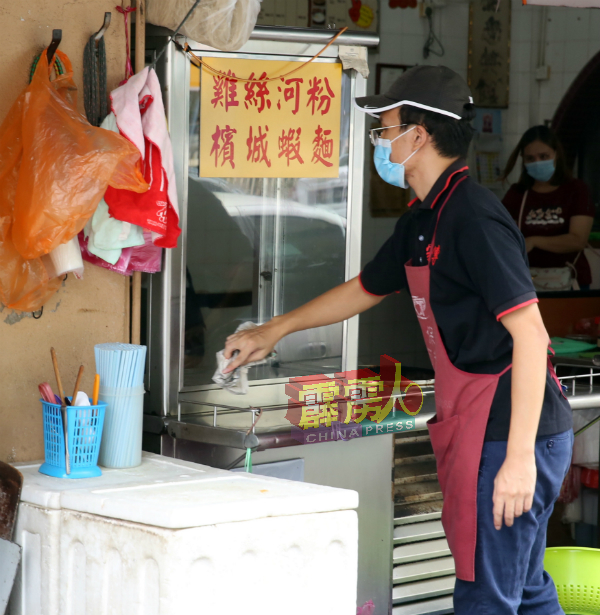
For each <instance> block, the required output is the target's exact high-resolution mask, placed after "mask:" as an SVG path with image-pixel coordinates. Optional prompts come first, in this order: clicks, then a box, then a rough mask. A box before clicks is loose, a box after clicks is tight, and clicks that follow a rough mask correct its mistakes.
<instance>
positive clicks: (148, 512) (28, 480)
mask: <svg viewBox="0 0 600 615" xmlns="http://www.w3.org/2000/svg"><path fill="white" fill-rule="evenodd" d="M39 465H40V464H39V463H37V464H16V466H17V467H18V469H19V470H20V471H21V473H22V474H23V478H24V482H23V490H22V492H21V501H22V502H27V503H29V504H34V505H36V506H41V507H43V508H51V509H59V508H63V509H68V510H73V511H78V512H86V513H90V514H94V515H101V516H104V517H111V518H115V519H122V520H124V521H133V522H135V523H144V524H146V525H154V526H157V527H166V528H184V527H198V526H201V525H211V524H214V523H229V522H233V521H246V520H248V519H258V518H261V517H276V516H281V515H298V514H304V513H315V512H326V511H331V510H345V509H352V508H356V507H357V506H358V494H357V493H356V492H355V491H350V490H348V489H336V488H333V487H324V486H321V485H314V484H310V483H298V482H294V481H286V480H280V479H276V478H271V477H268V476H255V475H253V474H236V473H233V472H227V471H226V470H219V469H216V468H211V467H209V466H203V465H200V464H196V463H191V462H187V461H181V460H179V459H172V458H169V457H162V456H160V455H153V454H152V453H144V454H143V458H142V465H140V466H138V467H137V468H127V469H122V470H113V469H108V468H102V476H99V477H98V478H86V479H78V480H67V479H60V478H53V477H51V476H46V475H45V474H40V473H39V472H38V468H39Z"/></svg>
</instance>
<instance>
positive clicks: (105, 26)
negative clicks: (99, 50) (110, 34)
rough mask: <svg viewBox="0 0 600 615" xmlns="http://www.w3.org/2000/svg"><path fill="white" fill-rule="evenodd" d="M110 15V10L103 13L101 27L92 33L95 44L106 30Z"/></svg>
mask: <svg viewBox="0 0 600 615" xmlns="http://www.w3.org/2000/svg"><path fill="white" fill-rule="evenodd" d="M111 17H112V13H111V12H110V11H107V12H106V13H104V23H103V24H102V27H101V28H100V30H98V32H96V34H95V35H94V40H95V41H96V45H97V44H98V41H99V40H100V39H101V38H102V37H103V36H104V34H105V33H106V31H107V30H108V26H110V19H111Z"/></svg>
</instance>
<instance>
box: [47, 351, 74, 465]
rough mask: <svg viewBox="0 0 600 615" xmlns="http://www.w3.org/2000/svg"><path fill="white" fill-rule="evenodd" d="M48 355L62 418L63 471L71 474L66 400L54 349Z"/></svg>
mask: <svg viewBox="0 0 600 615" xmlns="http://www.w3.org/2000/svg"><path fill="white" fill-rule="evenodd" d="M50 354H51V355H52V365H54V374H55V375H56V384H57V385H58V394H59V395H60V415H61V417H62V424H63V434H64V438H65V470H66V472H67V474H71V457H70V455H69V428H68V426H67V420H68V415H67V398H66V397H65V391H64V389H63V386H62V381H61V379H60V372H59V371H58V359H57V358H56V351H55V350H54V348H50Z"/></svg>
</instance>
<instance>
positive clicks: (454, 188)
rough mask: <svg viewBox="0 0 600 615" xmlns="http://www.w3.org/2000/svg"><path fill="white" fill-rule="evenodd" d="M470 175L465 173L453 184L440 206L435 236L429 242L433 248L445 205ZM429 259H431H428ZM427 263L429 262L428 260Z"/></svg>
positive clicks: (434, 231) (434, 230)
mask: <svg viewBox="0 0 600 615" xmlns="http://www.w3.org/2000/svg"><path fill="white" fill-rule="evenodd" d="M468 177H469V176H468V175H465V176H464V177H461V178H460V179H459V180H458V181H457V182H456V183H455V184H454V186H452V190H450V192H449V194H448V196H447V197H446V200H445V201H444V202H443V203H442V206H441V207H440V211H439V213H438V216H437V220H436V221H435V228H434V229H433V238H432V240H431V243H430V244H429V245H430V246H432V248H431V250H433V246H435V236H436V234H437V227H438V224H439V222H440V216H441V215H442V211H444V207H446V203H447V202H448V200H449V199H450V197H451V196H452V194H453V193H454V191H455V190H456V188H458V185H459V184H460V183H461V182H464V181H465V179H468ZM428 260H429V259H428ZM427 264H429V262H428V263H427Z"/></svg>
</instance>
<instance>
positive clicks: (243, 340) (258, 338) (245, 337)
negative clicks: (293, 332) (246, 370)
mask: <svg viewBox="0 0 600 615" xmlns="http://www.w3.org/2000/svg"><path fill="white" fill-rule="evenodd" d="M281 337H282V335H281V334H280V333H279V331H278V327H277V325H276V324H275V319H273V320H270V321H269V322H268V323H265V324H264V325H260V326H259V327H253V328H252V329H246V330H245V331H240V332H239V333H234V334H233V335H230V336H228V337H227V341H226V342H225V352H224V353H223V356H224V357H225V358H226V359H230V358H231V357H232V355H233V353H234V352H235V351H236V350H239V354H238V355H237V356H236V358H235V359H234V360H233V361H232V362H231V363H230V364H229V365H228V366H227V368H226V369H224V370H223V373H224V374H227V373H228V372H231V371H233V370H234V369H235V368H236V367H239V366H240V365H245V364H246V363H250V362H252V361H260V360H261V359H264V358H265V357H266V356H267V355H268V354H269V353H270V352H271V351H272V350H273V348H274V347H275V344H277V342H278V341H279V340H280V339H281Z"/></svg>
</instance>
